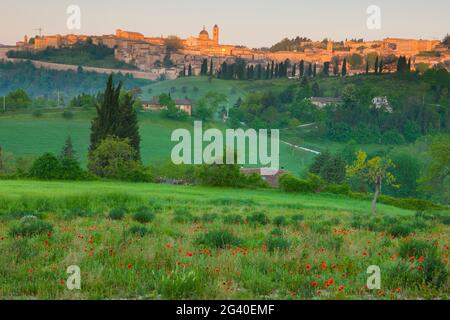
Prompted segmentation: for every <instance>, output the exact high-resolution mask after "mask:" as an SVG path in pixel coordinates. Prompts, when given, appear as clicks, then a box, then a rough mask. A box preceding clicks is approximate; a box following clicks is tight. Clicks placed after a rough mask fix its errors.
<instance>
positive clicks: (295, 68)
mask: <svg viewBox="0 0 450 320" xmlns="http://www.w3.org/2000/svg"><path fill="white" fill-rule="evenodd" d="M296 75H297V64H296V63H294V65H293V66H292V77H293V78H295V76H296Z"/></svg>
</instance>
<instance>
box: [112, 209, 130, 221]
mask: <svg viewBox="0 0 450 320" xmlns="http://www.w3.org/2000/svg"><path fill="white" fill-rule="evenodd" d="M125 213H126V210H125V209H124V208H117V209H112V210H111V211H110V212H109V215H108V217H109V218H110V219H111V220H122V219H123V218H124V217H125Z"/></svg>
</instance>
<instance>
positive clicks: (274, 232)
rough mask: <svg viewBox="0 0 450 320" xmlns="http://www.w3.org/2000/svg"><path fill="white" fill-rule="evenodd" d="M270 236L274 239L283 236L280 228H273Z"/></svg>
mask: <svg viewBox="0 0 450 320" xmlns="http://www.w3.org/2000/svg"><path fill="white" fill-rule="evenodd" d="M270 234H271V235H272V236H275V237H282V236H283V235H284V232H283V230H281V229H280V228H275V229H273V230H272V232H271V233H270Z"/></svg>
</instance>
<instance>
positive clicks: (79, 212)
mask: <svg viewBox="0 0 450 320" xmlns="http://www.w3.org/2000/svg"><path fill="white" fill-rule="evenodd" d="M92 214H93V213H92V212H91V211H89V210H86V209H81V208H74V209H72V210H68V211H66V212H65V213H64V214H63V218H64V219H67V220H69V219H75V218H86V217H90V216H92Z"/></svg>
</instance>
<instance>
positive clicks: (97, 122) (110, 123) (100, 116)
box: [89, 75, 140, 160]
mask: <svg viewBox="0 0 450 320" xmlns="http://www.w3.org/2000/svg"><path fill="white" fill-rule="evenodd" d="M121 89H122V83H119V85H118V86H117V87H114V84H113V77H112V75H110V76H109V78H108V82H107V84H106V89H105V92H104V94H103V100H102V103H101V104H100V105H99V106H97V116H96V117H95V118H94V120H93V121H92V126H91V145H90V147H89V153H91V152H92V151H94V150H95V149H96V148H97V146H98V145H99V144H100V143H101V142H102V141H103V140H104V139H106V138H108V137H117V138H120V139H128V140H129V141H130V145H131V146H132V147H133V149H134V150H135V158H136V160H139V159H140V136H139V126H138V121H137V115H136V112H135V111H134V109H133V104H134V100H133V97H132V95H131V94H130V93H126V94H125V95H124V96H123V97H122V99H121V97H120V92H121Z"/></svg>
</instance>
